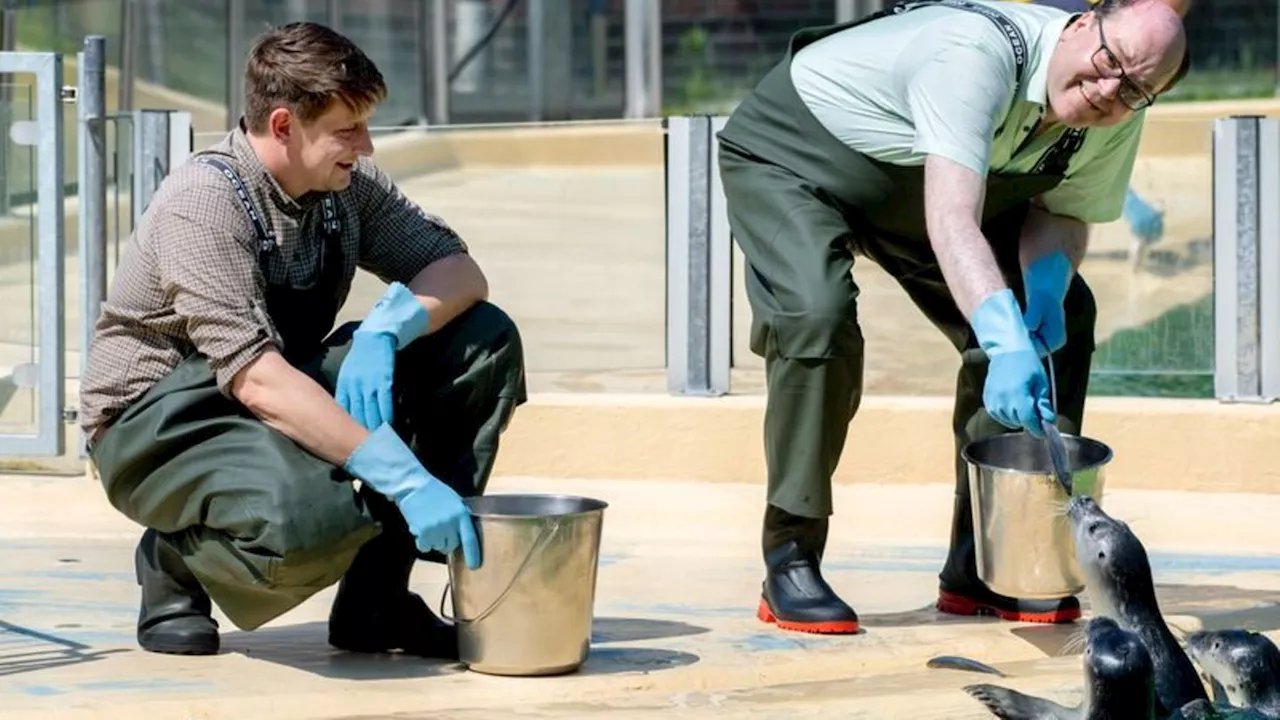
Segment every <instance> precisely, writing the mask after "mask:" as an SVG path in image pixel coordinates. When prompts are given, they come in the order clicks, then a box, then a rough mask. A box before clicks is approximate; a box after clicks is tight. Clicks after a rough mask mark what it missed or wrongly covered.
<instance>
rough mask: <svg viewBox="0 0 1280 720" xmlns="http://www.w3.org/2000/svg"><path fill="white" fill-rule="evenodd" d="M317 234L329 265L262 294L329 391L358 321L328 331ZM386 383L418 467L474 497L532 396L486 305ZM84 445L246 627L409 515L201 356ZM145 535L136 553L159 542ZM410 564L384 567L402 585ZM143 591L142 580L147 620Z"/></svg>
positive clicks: (405, 358) (420, 345)
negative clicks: (223, 379) (305, 283)
mask: <svg viewBox="0 0 1280 720" xmlns="http://www.w3.org/2000/svg"><path fill="white" fill-rule="evenodd" d="M326 246H327V247H328V248H329V249H330V251H331V254H329V255H328V256H327V258H326V261H325V263H324V264H325V266H326V267H327V268H329V270H327V271H325V273H324V275H323V276H322V277H321V278H320V280H319V281H318V282H317V283H316V284H315V285H313V286H312V287H310V288H307V289H298V288H287V287H272V288H269V291H268V298H267V304H268V312H269V313H270V314H271V316H272V319H273V321H274V322H275V323H276V325H277V328H278V329H279V330H280V332H281V335H282V336H283V337H284V346H285V357H286V358H287V359H288V360H289V361H290V363H291V364H293V365H295V366H296V367H298V368H299V369H301V370H302V371H304V372H305V373H307V374H308V375H309V376H310V377H312V378H313V379H314V380H316V381H317V382H318V383H319V384H320V385H321V386H323V387H324V388H325V389H326V390H328V391H329V392H330V393H332V392H333V387H334V383H335V381H336V379H337V375H338V370H339V368H340V367H341V364H342V361H343V359H344V358H345V357H346V353H347V351H348V350H349V348H350V339H351V333H352V332H353V331H354V329H355V327H356V325H357V324H356V323H349V324H347V325H344V326H343V327H342V328H339V329H338V330H337V331H335V332H334V333H333V334H332V335H330V336H329V337H328V338H325V337H324V333H325V332H327V331H328V329H329V328H332V326H333V319H334V317H335V315H336V313H337V310H338V308H337V306H336V305H337V302H338V300H337V292H336V288H337V283H338V281H339V278H338V277H337V274H338V273H340V272H341V268H342V266H343V263H342V262H341V258H340V257H339V256H337V255H335V254H332V253H338V252H340V249H339V248H338V247H337V238H336V235H335V236H331V237H329V238H328V240H327V242H326ZM394 389H395V393H394V394H395V398H394V404H395V405H394V417H395V422H394V425H395V426H396V429H397V431H398V432H399V433H400V434H401V436H402V437H404V438H405V440H406V442H407V443H408V444H409V446H410V448H412V449H413V451H414V453H415V454H416V455H417V457H418V458H419V460H421V461H422V463H423V465H424V466H425V467H426V468H427V470H429V471H430V472H431V473H432V474H434V475H435V476H436V477H438V478H440V479H441V480H442V481H444V482H445V483H447V484H448V485H450V486H451V487H453V488H454V489H455V490H456V491H458V492H459V494H461V495H463V496H464V497H467V496H473V495H477V494H480V493H482V492H483V491H484V488H485V485H486V483H487V481H488V478H489V474H490V472H491V471H492V469H493V465H494V460H495V456H496V454H497V451H498V439H499V434H500V433H501V432H502V431H503V430H504V429H505V427H506V425H507V423H508V421H509V419H510V418H511V416H512V413H513V412H514V410H515V408H516V406H518V405H520V404H521V403H523V402H524V400H525V380H524V369H523V357H522V349H521V343H520V337H519V333H518V331H517V329H516V327H515V325H514V323H513V322H512V321H511V319H510V318H509V317H508V316H507V315H506V314H504V313H503V312H502V311H501V310H499V309H498V308H497V307H496V306H494V305H491V304H489V303H480V304H479V305H476V306H474V307H472V308H470V309H469V310H467V311H466V312H464V313H462V314H461V315H460V316H459V317H457V318H456V319H454V320H453V321H452V322H450V323H449V324H448V325H446V326H445V327H443V328H441V329H440V330H438V331H436V332H434V333H432V334H430V335H427V336H424V337H422V338H419V339H418V340H416V341H414V342H413V343H411V344H410V345H408V346H407V347H405V349H404V350H402V351H400V352H399V353H398V354H397V357H396V367H395V375H394ZM90 457H91V459H92V461H93V464H94V466H95V468H96V471H97V473H98V475H99V477H100V478H101V482H102V484H103V487H104V488H105V490H106V494H107V497H108V499H109V500H110V502H111V504H112V506H114V507H115V508H116V509H117V510H119V511H120V512H121V513H123V514H124V515H125V516H127V517H129V518H130V519H132V520H134V521H135V522H137V523H139V524H141V525H143V526H145V527H146V528H149V529H151V530H150V531H149V532H151V531H154V532H155V533H156V534H157V538H158V541H159V542H160V543H161V544H163V546H164V551H165V552H167V554H168V556H169V557H168V558H167V559H166V558H165V557H163V556H162V557H161V558H160V559H159V560H158V561H157V563H158V564H159V565H161V566H162V567H163V570H164V571H165V572H168V573H169V574H171V575H174V576H180V575H184V574H187V573H189V574H190V575H191V576H194V579H196V580H198V581H199V584H200V586H202V587H203V589H204V591H205V592H207V593H208V597H209V598H211V599H212V600H213V602H215V603H217V605H218V607H219V608H220V609H221V610H222V611H223V612H224V613H225V614H226V615H227V617H228V618H229V619H230V620H231V622H233V623H234V624H235V625H236V626H237V627H239V628H241V629H245V630H251V629H254V628H257V627H259V626H261V625H262V624H263V623H266V622H268V621H270V620H272V619H274V618H276V617H279V616H280V615H282V614H283V613H285V612H287V611H288V610H290V609H292V608H294V607H296V606H297V605H299V604H301V603H302V602H303V601H305V600H306V599H308V598H309V597H311V596H312V595H314V594H315V593H317V592H319V591H320V590H323V589H324V588H326V587H328V586H330V585H332V584H334V583H335V582H337V581H339V580H340V579H341V578H342V577H343V575H344V574H345V573H346V572H347V570H348V568H350V567H351V565H352V562H353V559H354V558H355V557H356V555H357V553H358V552H359V551H360V550H361V548H362V547H363V546H365V545H366V543H368V542H369V541H370V540H372V539H374V538H375V537H377V536H378V535H379V533H380V532H382V530H383V527H384V526H386V525H387V524H388V523H389V524H391V525H399V526H400V530H402V531H403V519H402V518H399V517H388V516H386V515H385V514H384V513H385V512H386V508H393V506H391V505H390V503H389V502H386V501H385V500H384V499H382V498H370V497H368V496H367V494H365V493H363V492H360V493H358V492H356V490H355V488H354V487H353V485H352V483H351V480H352V479H353V478H352V477H351V476H350V475H348V474H346V473H345V472H344V471H343V470H342V469H341V468H339V467H336V466H334V465H331V464H330V463H328V462H326V461H324V460H321V459H320V458H318V457H316V456H315V455H312V454H311V453H309V452H307V451H306V450H304V449H303V448H302V447H301V446H299V445H298V444H296V443H295V442H294V441H293V440H291V439H290V438H288V437H287V436H285V435H283V434H282V433H280V432H278V431H276V430H275V429H273V428H271V427H269V426H268V425H266V424H264V423H263V422H261V421H260V420H258V419H257V418H256V417H254V416H253V415H252V414H250V413H249V412H248V410H247V409H245V407H244V406H243V405H241V404H240V403H239V402H237V401H235V400H234V399H230V398H228V397H226V396H224V395H223V394H222V393H221V392H220V391H219V390H218V388H217V386H216V384H215V380H214V375H213V373H212V371H211V370H210V368H209V365H208V363H207V361H206V359H205V358H204V357H203V356H200V355H198V354H193V355H191V356H189V357H188V358H186V359H185V360H184V361H183V362H182V363H181V364H180V365H179V366H178V367H177V368H175V369H174V370H173V372H172V373H170V374H169V375H168V376H167V377H165V378H163V379H162V380H161V381H160V382H159V383H157V384H156V385H155V386H154V387H152V388H151V389H150V391H149V392H147V393H146V394H145V395H144V396H143V397H142V398H140V399H139V400H138V401H137V402H136V403H134V404H133V405H132V406H130V407H129V408H128V409H127V410H125V411H124V412H123V413H122V414H121V415H120V416H119V417H118V418H117V419H116V420H115V421H114V422H113V423H112V424H111V425H109V426H108V428H107V429H106V431H105V432H104V433H102V434H101V436H100V437H99V438H98V439H97V441H96V442H95V443H94V444H93V445H92V446H91V448H90ZM379 505H381V506H383V507H382V509H380V508H379V507H377V506H379ZM380 514H381V517H382V519H381V520H380V517H379V516H380ZM397 515H398V513H397ZM144 540H145V542H144V543H143V544H140V552H143V550H145V549H146V548H147V547H149V544H150V543H154V542H157V539H156V538H150V539H144ZM144 554H145V553H144ZM175 555H176V557H173V556H175ZM411 562H412V558H406V560H405V562H404V563H402V567H398V568H392V569H390V570H388V572H392V573H403V577H402V578H401V579H400V581H401V582H405V583H407V578H408V567H409V564H411ZM166 563H167V564H166ZM140 572H141V571H140ZM399 591H401V592H404V591H405V588H404V587H401V588H399ZM145 596H146V588H145V587H144V607H143V618H142V619H141V620H140V631H141V629H142V623H143V622H144V621H145V620H146V617H147V615H148V612H149V611H148V608H147V607H146V602H145V600H146V597H145ZM205 602H207V600H206V601H205ZM197 604H199V603H197ZM184 612H189V611H184ZM152 614H153V615H154V614H155V613H152ZM174 614H175V615H176V614H177V611H174Z"/></svg>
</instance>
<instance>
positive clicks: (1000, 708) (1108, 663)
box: [964, 617, 1156, 720]
mask: <svg viewBox="0 0 1280 720" xmlns="http://www.w3.org/2000/svg"><path fill="white" fill-rule="evenodd" d="M1084 632H1085V638H1086V640H1085V650H1084V657H1083V658H1082V659H1081V662H1082V664H1083V665H1084V700H1083V702H1082V703H1081V704H1080V706H1079V707H1076V708H1069V707H1066V706H1064V705H1059V704H1058V703H1056V702H1053V701H1052V700H1046V699H1045V698H1039V697H1033V696H1031V695H1026V694H1024V693H1020V692H1018V691H1017V690H1010V689H1009V688H1004V687H1000V686H998V685H991V684H988V683H981V684H976V685H968V686H966V687H965V688H964V690H965V692H967V693H969V695H971V696H972V697H973V698H974V699H975V700H977V701H978V702H980V703H982V704H983V705H984V706H986V708H987V710H989V711H990V712H991V714H992V715H995V716H996V717H998V718H1004V720H1046V719H1052V720H1113V719H1115V720H1118V719H1119V718H1127V719H1129V720H1147V719H1148V718H1154V717H1156V715H1155V705H1156V698H1155V678H1154V674H1155V669H1154V666H1153V665H1152V662H1151V655H1150V654H1149V653H1148V652H1147V648H1146V646H1145V645H1143V643H1142V640H1141V639H1140V638H1139V637H1138V636H1137V635H1135V634H1134V633H1131V632H1129V631H1128V630H1125V629H1124V628H1122V627H1120V625H1119V623H1117V622H1116V621H1115V620H1112V619H1111V618H1107V617H1094V618H1091V619H1090V620H1089V622H1088V623H1087V624H1086V625H1085V631H1084Z"/></svg>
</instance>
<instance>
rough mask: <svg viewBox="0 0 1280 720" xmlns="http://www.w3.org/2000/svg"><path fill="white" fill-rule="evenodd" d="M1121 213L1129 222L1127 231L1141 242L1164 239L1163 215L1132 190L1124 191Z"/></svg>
mask: <svg viewBox="0 0 1280 720" xmlns="http://www.w3.org/2000/svg"><path fill="white" fill-rule="evenodd" d="M1121 212H1122V213H1123V214H1124V217H1125V219H1126V220H1128V221H1129V230H1130V231H1131V232H1132V233H1133V234H1134V235H1137V236H1138V237H1139V238H1141V239H1142V241H1143V242H1145V243H1153V242H1155V241H1157V240H1159V239H1160V238H1162V237H1164V213H1163V212H1160V211H1159V210H1156V209H1155V208H1154V207H1152V206H1151V205H1150V204H1149V203H1147V201H1145V200H1143V199H1142V196H1140V195H1138V193H1136V192H1134V190H1133V188H1129V189H1128V190H1126V191H1125V194H1124V208H1123V209H1122V210H1121Z"/></svg>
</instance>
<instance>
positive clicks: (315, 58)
mask: <svg viewBox="0 0 1280 720" xmlns="http://www.w3.org/2000/svg"><path fill="white" fill-rule="evenodd" d="M386 95H387V86H386V83H385V81H384V80H383V79H382V73H380V72H379V71H378V68H377V66H375V65H374V64H373V61H372V60H370V59H369V58H368V56H366V55H365V54H364V52H362V51H361V50H360V48H358V47H356V45H355V43H353V42H351V41H350V40H349V39H347V38H346V37H345V36H343V35H341V34H339V33H337V32H335V31H333V30H332V29H330V28H328V27H325V26H324V25H320V24H319V23H313V22H295V23H289V24H288V25H282V26H280V27H278V28H275V29H273V30H270V31H268V32H266V33H264V34H263V35H261V36H260V37H259V38H258V39H257V40H255V41H254V43H253V47H252V48H250V49H249V58H248V62H247V63H246V64H245V71H244V119H245V125H246V126H247V127H248V130H249V131H250V132H254V133H261V132H265V131H266V129H267V117H268V116H269V115H270V114H271V111H272V110H275V109H276V108H278V107H284V108H288V109H289V110H290V111H292V112H293V114H294V115H296V116H297V117H298V118H299V119H301V120H302V121H303V122H311V121H313V120H315V119H316V118H318V117H320V116H321V115H323V114H324V113H325V111H326V110H328V109H329V106H330V105H331V104H332V103H333V102H334V101H335V100H340V101H342V102H345V103H346V104H347V106H348V107H350V108H351V109H352V110H353V111H355V112H364V111H365V110H367V109H368V108H370V107H372V106H373V105H376V104H377V103H379V102H382V100H383V99H384V98H385V97H386Z"/></svg>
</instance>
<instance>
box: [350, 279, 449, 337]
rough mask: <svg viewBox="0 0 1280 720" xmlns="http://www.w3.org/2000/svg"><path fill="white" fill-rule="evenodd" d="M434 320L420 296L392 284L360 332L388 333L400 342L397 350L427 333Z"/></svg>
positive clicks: (363, 323) (401, 286)
mask: <svg viewBox="0 0 1280 720" xmlns="http://www.w3.org/2000/svg"><path fill="white" fill-rule="evenodd" d="M430 321H431V318H430V315H428V313H427V309H426V308H425V307H423V306H422V303H421V302H420V301H419V300H418V298H417V296H416V295H414V294H413V292H412V291H410V290H409V288H407V287H405V286H404V285H403V284H401V283H398V282H393V283H391V285H389V286H388V287H387V289H386V291H385V292H383V293H382V297H380V298H378V302H376V303H374V305H373V309H372V310H370V311H369V315H368V316H367V317H366V318H365V320H364V322H362V323H360V327H358V328H357V329H356V333H357V334H359V333H387V334H390V335H391V336H392V337H393V338H395V341H396V349H397V350H403V349H404V348H405V346H406V345H408V344H409V343H411V342H413V341H414V340H417V339H418V338H419V337H421V336H422V335H423V334H424V333H425V332H426V331H427V327H428V325H429V324H430Z"/></svg>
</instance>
